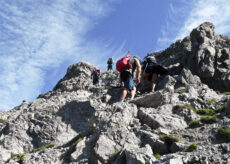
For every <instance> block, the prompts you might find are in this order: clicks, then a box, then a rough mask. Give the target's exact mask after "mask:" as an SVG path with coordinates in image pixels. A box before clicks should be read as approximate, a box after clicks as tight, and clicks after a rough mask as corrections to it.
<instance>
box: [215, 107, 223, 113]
mask: <svg viewBox="0 0 230 164" xmlns="http://www.w3.org/2000/svg"><path fill="white" fill-rule="evenodd" d="M223 110H224V106H218V107H217V108H216V110H215V112H216V113H220V112H222V111H223Z"/></svg>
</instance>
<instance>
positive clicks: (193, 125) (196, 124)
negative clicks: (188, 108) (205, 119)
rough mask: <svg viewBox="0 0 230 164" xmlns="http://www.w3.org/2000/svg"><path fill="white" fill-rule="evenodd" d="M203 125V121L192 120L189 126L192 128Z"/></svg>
mask: <svg viewBox="0 0 230 164" xmlns="http://www.w3.org/2000/svg"><path fill="white" fill-rule="evenodd" d="M200 125H201V121H200V120H192V121H190V123H189V125H188V126H189V127H190V128H195V127H199V126H200Z"/></svg>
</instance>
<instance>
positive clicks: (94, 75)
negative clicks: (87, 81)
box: [91, 67, 101, 85]
mask: <svg viewBox="0 0 230 164" xmlns="http://www.w3.org/2000/svg"><path fill="white" fill-rule="evenodd" d="M100 77H101V70H100V69H99V68H97V67H94V68H93V71H92V73H91V79H93V85H96V84H98V83H99V79H100Z"/></svg>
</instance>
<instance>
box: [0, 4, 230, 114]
mask: <svg viewBox="0 0 230 164" xmlns="http://www.w3.org/2000/svg"><path fill="white" fill-rule="evenodd" d="M188 1H189V2H188ZM229 8H230V1H229V0H141V1H140V0H106V1H105V0H50V1H48V0H36V1H34V0H23V1H19V0H10V1H9V0H0V30H1V31H0V61H1V64H0V79H1V80H0V110H8V109H11V108H13V107H15V106H17V105H19V104H21V102H22V100H27V101H33V100H34V99H35V98H36V97H37V96H38V95H39V94H40V93H45V92H47V91H50V90H52V89H53V87H54V86H55V84H56V83H57V82H58V80H59V79H61V78H62V77H63V76H64V75H65V73H66V69H67V67H68V66H69V65H71V64H73V63H77V62H79V61H89V62H91V63H93V64H94V65H95V66H97V67H100V68H101V69H102V70H105V69H106V59H107V58H108V57H110V56H112V57H113V58H114V59H115V60H116V59H118V58H119V57H121V56H122V55H124V54H126V52H127V51H128V50H130V51H131V54H132V55H138V56H140V57H141V58H143V57H144V56H145V55H146V54H147V53H148V52H154V51H159V50H162V49H165V48H167V47H168V46H169V45H170V44H171V43H173V42H175V40H177V39H183V38H184V37H185V36H187V35H189V33H190V32H191V30H192V29H193V28H195V27H197V26H198V25H199V24H200V23H202V22H204V21H211V22H213V23H214V24H215V26H216V32H217V33H221V34H225V35H229V34H230V19H229V18H230V12H229Z"/></svg>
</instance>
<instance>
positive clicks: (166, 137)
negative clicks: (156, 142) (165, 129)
mask: <svg viewBox="0 0 230 164" xmlns="http://www.w3.org/2000/svg"><path fill="white" fill-rule="evenodd" d="M159 137H160V139H161V140H162V141H164V142H165V143H168V144H172V143H173V142H179V141H180V138H179V137H174V136H171V135H166V134H163V133H160V134H159Z"/></svg>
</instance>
